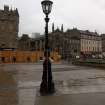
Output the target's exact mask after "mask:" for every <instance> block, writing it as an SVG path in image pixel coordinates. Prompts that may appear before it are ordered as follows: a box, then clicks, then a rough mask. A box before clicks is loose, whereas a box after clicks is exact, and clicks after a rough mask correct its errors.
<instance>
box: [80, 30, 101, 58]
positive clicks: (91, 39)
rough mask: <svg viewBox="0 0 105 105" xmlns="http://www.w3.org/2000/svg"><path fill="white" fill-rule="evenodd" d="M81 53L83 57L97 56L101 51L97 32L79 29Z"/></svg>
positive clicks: (99, 37)
mask: <svg viewBox="0 0 105 105" xmlns="http://www.w3.org/2000/svg"><path fill="white" fill-rule="evenodd" d="M80 35H81V55H85V57H86V56H87V57H89V56H90V57H92V55H93V56H98V55H99V54H101V53H102V37H101V36H100V35H99V34H98V33H97V32H90V31H88V30H86V31H83V30H80Z"/></svg>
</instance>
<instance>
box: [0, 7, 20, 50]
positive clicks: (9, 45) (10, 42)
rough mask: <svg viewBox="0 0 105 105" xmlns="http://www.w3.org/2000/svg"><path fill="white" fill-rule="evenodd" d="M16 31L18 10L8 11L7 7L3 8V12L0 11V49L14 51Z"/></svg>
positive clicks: (17, 29)
mask: <svg viewBox="0 0 105 105" xmlns="http://www.w3.org/2000/svg"><path fill="white" fill-rule="evenodd" d="M18 31H19V13H18V10H17V9H15V10H12V9H11V10H9V6H4V10H0V48H2V49H16V48H17V38H18Z"/></svg>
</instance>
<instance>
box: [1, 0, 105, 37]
mask: <svg viewBox="0 0 105 105" xmlns="http://www.w3.org/2000/svg"><path fill="white" fill-rule="evenodd" d="M52 1H53V2H54V4H53V8H52V12H51V14H50V15H49V17H50V22H49V30H50V31H51V25H52V23H53V22H54V23H55V28H56V27H57V26H58V27H60V26H61V24H64V30H67V29H68V28H73V27H77V28H79V29H81V30H90V31H95V30H96V31H97V32H99V33H105V0H52ZM4 4H5V5H9V6H10V7H12V8H18V11H19V14H20V25H19V35H21V34H22V33H28V34H30V33H35V32H40V33H41V34H42V33H44V27H45V21H44V17H45V15H44V14H43V12H42V8H41V0H0V9H3V6H4Z"/></svg>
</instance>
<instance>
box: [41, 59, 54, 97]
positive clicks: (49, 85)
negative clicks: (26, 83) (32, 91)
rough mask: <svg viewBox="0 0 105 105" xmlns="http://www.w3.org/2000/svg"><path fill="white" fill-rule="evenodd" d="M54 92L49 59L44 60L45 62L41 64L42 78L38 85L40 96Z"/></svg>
mask: <svg viewBox="0 0 105 105" xmlns="http://www.w3.org/2000/svg"><path fill="white" fill-rule="evenodd" d="M54 92H55V87H54V82H53V80H52V72H51V61H50V60H49V59H45V61H44V62H43V76H42V82H41V85H40V94H41V95H48V94H53V93H54Z"/></svg>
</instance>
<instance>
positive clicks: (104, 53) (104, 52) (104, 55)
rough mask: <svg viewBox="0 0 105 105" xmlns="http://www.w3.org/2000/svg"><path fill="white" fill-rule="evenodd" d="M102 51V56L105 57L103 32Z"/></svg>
mask: <svg viewBox="0 0 105 105" xmlns="http://www.w3.org/2000/svg"><path fill="white" fill-rule="evenodd" d="M102 52H103V57H104V58H105V34H102Z"/></svg>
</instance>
